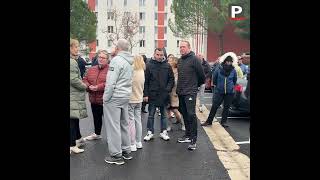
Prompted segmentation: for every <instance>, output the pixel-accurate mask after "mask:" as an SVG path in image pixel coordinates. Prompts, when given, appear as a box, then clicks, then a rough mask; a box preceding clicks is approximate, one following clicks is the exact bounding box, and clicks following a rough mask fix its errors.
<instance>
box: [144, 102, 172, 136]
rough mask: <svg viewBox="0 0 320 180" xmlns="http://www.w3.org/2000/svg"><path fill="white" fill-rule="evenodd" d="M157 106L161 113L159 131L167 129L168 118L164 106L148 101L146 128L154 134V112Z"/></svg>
mask: <svg viewBox="0 0 320 180" xmlns="http://www.w3.org/2000/svg"><path fill="white" fill-rule="evenodd" d="M157 107H159V108H160V113H161V117H160V128H161V132H163V130H167V121H168V119H167V111H166V108H165V106H156V105H154V104H152V103H149V107H148V111H149V115H148V122H147V129H148V131H151V132H152V134H154V114H155V112H156V108H157Z"/></svg>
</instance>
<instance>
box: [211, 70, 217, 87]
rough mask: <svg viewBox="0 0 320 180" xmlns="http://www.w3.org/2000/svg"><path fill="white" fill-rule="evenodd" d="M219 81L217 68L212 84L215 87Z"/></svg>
mask: <svg viewBox="0 0 320 180" xmlns="http://www.w3.org/2000/svg"><path fill="white" fill-rule="evenodd" d="M217 79H218V68H215V70H214V71H213V74H212V83H213V85H214V86H217Z"/></svg>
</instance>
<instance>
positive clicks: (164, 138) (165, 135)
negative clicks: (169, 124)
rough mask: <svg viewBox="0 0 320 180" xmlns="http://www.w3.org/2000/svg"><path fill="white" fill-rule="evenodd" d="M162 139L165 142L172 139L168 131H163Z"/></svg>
mask: <svg viewBox="0 0 320 180" xmlns="http://www.w3.org/2000/svg"><path fill="white" fill-rule="evenodd" d="M160 137H161V138H162V139H163V140H165V141H168V140H169V139H170V137H169V136H168V133H167V130H163V132H162V133H160Z"/></svg>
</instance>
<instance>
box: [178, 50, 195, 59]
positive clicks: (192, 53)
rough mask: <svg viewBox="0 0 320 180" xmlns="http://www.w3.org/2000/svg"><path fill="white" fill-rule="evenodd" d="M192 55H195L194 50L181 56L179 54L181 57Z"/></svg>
mask: <svg viewBox="0 0 320 180" xmlns="http://www.w3.org/2000/svg"><path fill="white" fill-rule="evenodd" d="M194 55H195V54H194V52H193V51H190V52H189V53H188V54H185V55H182V56H181V59H186V58H188V57H189V56H194Z"/></svg>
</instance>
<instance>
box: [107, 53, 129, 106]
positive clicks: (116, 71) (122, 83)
mask: <svg viewBox="0 0 320 180" xmlns="http://www.w3.org/2000/svg"><path fill="white" fill-rule="evenodd" d="M132 64H133V56H132V55H131V54H130V53H129V52H127V51H120V52H119V53H118V54H117V55H116V56H115V57H114V58H112V59H111V62H110V64H109V70H108V73H107V80H106V83H107V84H106V87H105V89H104V93H103V102H104V103H107V102H108V101H110V100H111V99H128V100H129V99H130V96H131V93H132V73H133V67H132Z"/></svg>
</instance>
